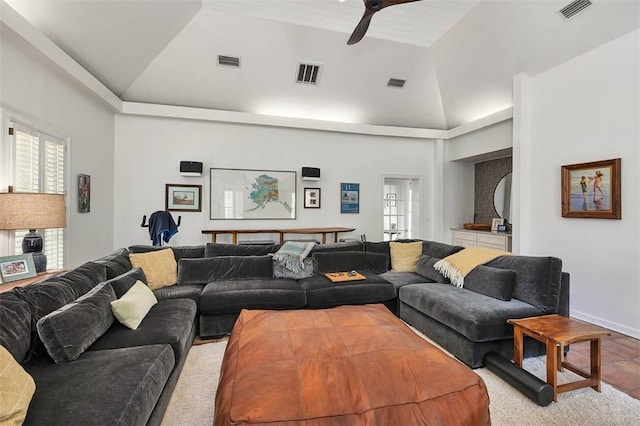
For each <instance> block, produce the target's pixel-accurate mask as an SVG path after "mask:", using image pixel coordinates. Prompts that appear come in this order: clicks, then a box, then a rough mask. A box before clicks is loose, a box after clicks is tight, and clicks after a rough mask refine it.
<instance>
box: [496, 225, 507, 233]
mask: <svg viewBox="0 0 640 426" xmlns="http://www.w3.org/2000/svg"><path fill="white" fill-rule="evenodd" d="M497 231H498V232H507V225H498V229H497Z"/></svg>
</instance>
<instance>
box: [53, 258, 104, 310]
mask: <svg viewBox="0 0 640 426" xmlns="http://www.w3.org/2000/svg"><path fill="white" fill-rule="evenodd" d="M106 280H107V268H106V267H105V266H104V265H101V264H99V263H95V262H86V263H84V264H82V265H80V266H78V267H77V268H75V269H72V270H71V271H68V272H65V273H63V274H60V275H56V276H53V277H51V278H47V279H46V280H44V281H42V282H43V283H48V282H64V283H67V284H68V285H69V288H71V289H72V290H73V292H74V294H75V295H76V297H75V298H74V299H77V298H78V297H80V296H82V295H83V294H85V293H86V292H88V291H89V290H91V289H92V288H94V287H95V286H96V285H98V284H99V283H103V282H105V281H106ZM56 309H57V308H56ZM47 313H48V312H47Z"/></svg>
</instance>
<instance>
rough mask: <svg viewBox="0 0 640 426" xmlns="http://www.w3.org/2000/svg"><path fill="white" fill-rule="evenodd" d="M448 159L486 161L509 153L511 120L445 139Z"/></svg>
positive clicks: (511, 130)
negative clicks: (447, 147)
mask: <svg viewBox="0 0 640 426" xmlns="http://www.w3.org/2000/svg"><path fill="white" fill-rule="evenodd" d="M446 143H447V145H448V146H449V161H457V160H463V161H472V160H473V161H475V162H480V161H487V160H492V159H495V158H500V157H506V156H509V155H510V150H511V148H512V147H513V122H512V120H505V121H501V122H499V123H496V124H492V125H490V126H488V127H483V128H481V129H478V130H476V131H473V132H470V133H465V134H464V135H461V136H458V137H455V138H451V139H448V140H447V142H446Z"/></svg>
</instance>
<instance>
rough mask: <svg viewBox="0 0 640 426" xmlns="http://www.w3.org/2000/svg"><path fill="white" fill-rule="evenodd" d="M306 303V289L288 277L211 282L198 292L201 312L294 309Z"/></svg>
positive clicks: (227, 312)
mask: <svg viewBox="0 0 640 426" xmlns="http://www.w3.org/2000/svg"><path fill="white" fill-rule="evenodd" d="M305 279H309V278H305ZM305 303H306V297H305V292H304V291H303V290H302V288H301V287H300V285H299V284H298V281H295V280H288V279H273V278H263V279H251V280H226V281H218V282H212V283H210V284H207V286H206V287H205V288H204V290H202V294H200V311H201V312H202V313H203V314H232V313H237V312H240V311H241V310H242V309H296V308H302V307H304V305H305Z"/></svg>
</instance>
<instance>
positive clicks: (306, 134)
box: [114, 115, 435, 247]
mask: <svg viewBox="0 0 640 426" xmlns="http://www.w3.org/2000/svg"><path fill="white" fill-rule="evenodd" d="M115 127H116V152H115V169H116V174H115V187H116V198H115V203H114V210H115V211H116V212H117V213H116V219H115V221H116V226H115V229H116V231H115V238H114V243H115V245H116V246H119V247H121V246H128V245H132V244H147V243H149V242H150V238H149V234H148V231H147V229H146V228H141V227H140V223H141V220H142V216H143V215H147V216H148V215H150V214H151V213H152V212H154V211H156V210H163V209H164V206H165V184H167V183H178V184H180V183H189V184H199V185H203V211H202V213H195V212H188V213H181V216H182V226H181V227H180V229H179V232H178V234H176V236H175V237H174V238H173V239H172V240H171V242H170V243H171V244H172V245H184V244H202V243H204V242H208V241H210V237H209V236H208V235H207V236H205V235H202V233H201V231H202V230H203V229H225V228H226V229H229V228H249V229H251V228H272V227H280V228H285V227H292V228H295V227H318V226H344V227H353V228H356V230H355V232H354V233H352V234H351V235H344V236H347V237H352V238H359V236H360V235H361V234H366V235H367V238H368V239H369V240H371V241H380V240H382V237H383V234H382V203H383V201H382V199H383V188H382V183H383V179H382V176H383V175H399V176H402V175H409V176H412V177H415V176H419V177H422V176H425V175H427V176H429V175H430V173H431V170H433V166H434V149H435V148H434V146H435V142H434V141H432V140H425V139H416V138H400V137H389V136H372V135H359V134H347V133H338V132H326V131H318V130H306V129H293V128H280V127H265V126H256V125H246V124H233V123H220V122H208V121H195V120H186V119H172V118H159V117H145V116H134V115H119V116H117V117H116V126H115ZM181 160H189V161H202V162H203V163H204V169H205V173H204V176H203V177H202V178H186V177H182V176H180V174H179V171H178V166H179V162H180V161H181ZM303 166H309V167H319V168H320V169H321V180H320V181H319V182H303V181H301V180H300V169H301V168H302V167H303ZM211 167H214V168H240V169H242V168H244V169H265V170H289V171H296V172H297V173H298V192H297V198H298V206H297V219H296V220H277V221H273V220H251V221H240V220H215V221H211V220H209V219H208V217H209V207H208V202H209V197H208V193H207V192H208V191H207V190H208V172H209V168H211ZM341 182H354V183H359V184H360V213H359V214H341V213H340V203H339V193H340V183H341ZM424 186H425V187H427V189H423V191H424V192H423V194H424V195H423V196H422V197H421V199H422V200H427V201H425V202H423V206H426V207H423V211H425V209H426V208H427V207H429V206H430V205H431V204H433V202H429V201H428V200H430V199H431V198H432V195H431V194H430V193H431V190H430V187H429V186H428V185H424ZM304 187H318V188H321V190H322V192H321V196H322V199H321V205H322V207H321V208H320V209H304V208H302V197H303V188H304ZM429 214H430V213H425V215H423V221H424V222H425V224H423V226H421V229H422V235H419V236H416V237H418V238H420V237H424V238H428V237H429V236H430V235H432V230H431V227H430V225H428V224H427V223H426V222H428V221H429V220H430V218H429ZM177 216H178V214H177V213H176V212H174V218H175V219H176V220H177ZM260 237H261V238H262V239H264V238H266V237H268V236H264V235H263V236H258V238H260ZM307 238H308V237H307ZM246 239H250V236H247V237H246ZM219 241H230V239H229V237H228V236H223V237H220V239H219Z"/></svg>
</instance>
